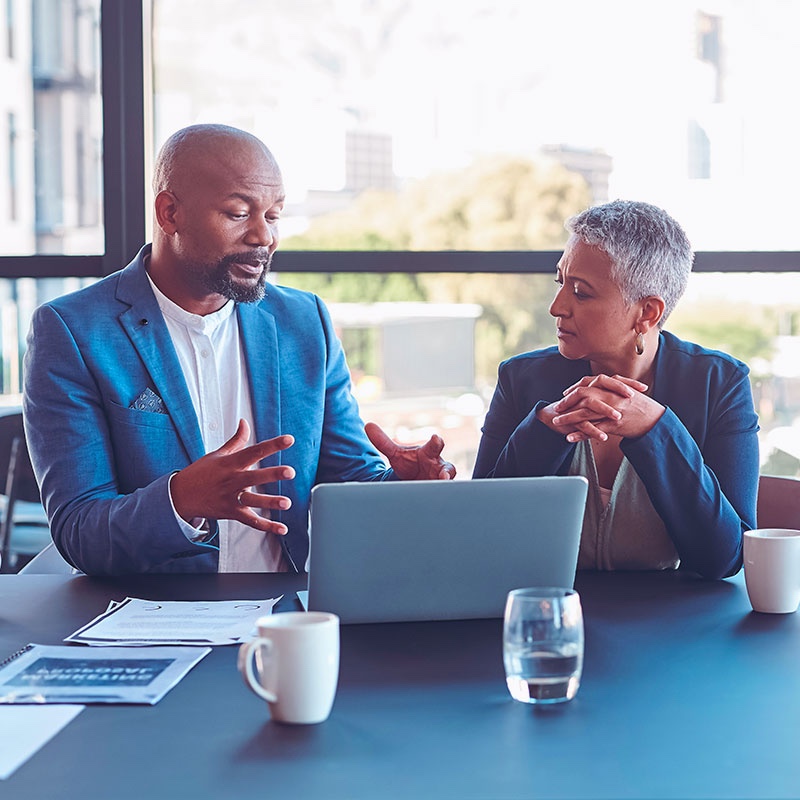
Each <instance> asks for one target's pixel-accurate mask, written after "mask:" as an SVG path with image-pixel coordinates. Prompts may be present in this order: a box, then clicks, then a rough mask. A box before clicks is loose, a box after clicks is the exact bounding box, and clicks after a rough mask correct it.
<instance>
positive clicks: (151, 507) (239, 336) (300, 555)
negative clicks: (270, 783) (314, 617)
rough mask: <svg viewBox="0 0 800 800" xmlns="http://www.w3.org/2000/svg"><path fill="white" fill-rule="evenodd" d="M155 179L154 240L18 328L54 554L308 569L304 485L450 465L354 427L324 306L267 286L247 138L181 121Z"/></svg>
mask: <svg viewBox="0 0 800 800" xmlns="http://www.w3.org/2000/svg"><path fill="white" fill-rule="evenodd" d="M153 188H154V193H155V201H154V209H153V214H154V225H153V229H154V235H153V242H152V245H146V246H145V247H143V248H142V250H141V251H140V252H139V253H138V255H137V256H136V258H135V259H134V260H133V261H132V262H131V263H130V264H129V265H128V266H127V267H125V268H124V269H122V270H120V271H119V272H116V273H114V274H113V275H110V276H108V277H107V278H104V279H103V280H101V281H99V282H97V283H95V284H94V285H92V286H89V287H87V288H85V289H82V290H80V291H78V292H75V293H72V294H70V295H66V296H64V297H61V298H58V299H57V300H54V301H53V302H50V303H47V304H45V305H43V306H41V307H40V308H38V309H37V310H36V312H35V314H34V317H33V321H32V325H31V332H30V335H29V337H28V349H27V352H26V355H25V389H24V400H23V408H24V414H25V426H26V435H27V439H28V446H29V448H30V452H31V458H32V461H33V465H34V470H35V472H36V476H37V479H38V481H39V484H40V487H41V491H42V500H43V502H44V505H45V508H46V510H47V515H48V519H49V520H50V526H51V530H52V534H53V541H54V542H55V544H56V547H57V548H58V549H59V551H60V552H61V554H62V555H63V556H64V557H65V558H66V560H67V561H69V562H70V563H71V564H72V565H74V566H75V567H77V568H78V569H80V570H81V571H83V572H85V573H88V574H94V575H114V574H124V573H145V572H216V571H220V572H259V571H267V572H276V571H286V570H294V571H302V570H303V569H304V567H305V563H306V557H307V554H308V531H307V519H308V506H309V498H310V493H311V488H312V487H313V486H314V485H315V484H316V483H330V482H336V481H354V480H355V481H371V480H386V479H393V478H400V479H449V478H452V477H453V476H454V475H455V470H454V468H453V467H452V465H451V464H448V463H447V462H445V461H444V460H443V459H442V457H441V451H442V447H443V443H442V441H441V439H440V438H439V437H432V439H431V440H430V441H429V442H427V443H426V444H425V445H424V446H422V447H401V446H399V445H397V444H396V443H394V442H392V441H391V440H390V439H389V438H388V437H387V436H386V435H385V434H384V433H383V431H381V430H380V429H379V428H378V427H377V426H372V425H370V426H368V430H369V437H368V436H367V433H366V432H365V428H364V424H363V422H362V420H361V418H360V416H359V412H358V407H357V405H356V402H355V400H354V399H353V397H352V394H351V392H350V376H349V372H348V369H347V365H346V363H345V357H344V353H343V351H342V347H341V344H340V342H339V340H338V338H337V337H336V334H335V333H334V330H333V326H332V325H331V320H330V318H329V315H328V312H327V310H326V308H325V306H324V304H323V303H322V301H321V300H320V299H319V298H318V297H316V296H315V295H313V294H309V293H307V292H301V291H297V290H294V289H288V288H285V287H278V286H273V285H268V284H267V280H266V278H267V272H268V270H269V266H270V260H271V258H272V254H273V252H274V251H275V248H276V247H277V246H278V220H279V218H280V214H281V211H282V209H283V203H284V188H283V180H282V177H281V172H280V169H279V168H278V165H277V163H276V161H275V159H274V158H273V156H272V154H271V153H270V151H269V150H268V149H267V147H266V146H265V145H264V144H263V143H262V142H261V141H260V140H258V139H257V138H255V137H254V136H251V135H250V134H248V133H245V132H244V131H240V130H238V129H236V128H230V127H227V126H222V125H194V126H191V127H189V128H184V129H183V130H180V131H178V132H177V133H175V134H173V136H171V137H170V139H169V140H168V141H167V142H166V143H165V144H164V146H163V148H162V150H161V152H160V153H159V156H158V159H157V163H156V167H155V174H154V187H153ZM378 448H379V449H380V450H381V451H382V452H383V453H384V455H385V456H386V457H387V459H388V461H389V463H390V465H391V468H388V469H387V467H386V466H385V462H384V460H383V459H382V458H381V456H380V454H379V452H378Z"/></svg>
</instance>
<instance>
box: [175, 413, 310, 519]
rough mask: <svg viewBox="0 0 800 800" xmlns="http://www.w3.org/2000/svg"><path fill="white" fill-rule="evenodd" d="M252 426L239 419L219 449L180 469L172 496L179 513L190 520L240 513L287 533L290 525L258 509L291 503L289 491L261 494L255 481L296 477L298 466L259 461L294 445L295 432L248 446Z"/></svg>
mask: <svg viewBox="0 0 800 800" xmlns="http://www.w3.org/2000/svg"><path fill="white" fill-rule="evenodd" d="M249 437H250V427H249V426H248V424H247V422H245V420H243V419H242V420H239V427H238V428H237V429H236V433H235V434H234V435H233V436H232V437H231V438H230V439H228V441H227V442H225V444H224V445H222V447H220V448H219V449H218V450H214V451H213V452H211V453H208V454H206V455H204V456H203V457H202V458H200V459H198V460H197V461H195V462H194V463H193V464H190V465H189V466H188V467H185V468H184V469H182V470H181V471H180V472H177V473H176V474H175V475H174V476H173V477H172V481H171V483H170V491H171V493H172V502H173V505H174V506H175V510H176V511H177V512H178V515H179V516H180V517H181V518H182V519H185V520H186V521H187V522H188V521H190V520H192V519H195V518H197V517H204V518H206V519H235V520H238V521H239V522H243V523H244V524H245V525H249V526H250V527H251V528H257V529H258V530H261V531H267V532H269V533H279V534H284V533H286V530H287V529H286V526H285V525H284V524H282V523H280V522H274V521H272V520H269V519H265V518H264V517H262V516H260V515H259V514H257V513H256V512H255V511H254V510H253V509H257V508H263V509H286V508H289V506H290V505H291V501H290V500H289V498H288V497H282V496H280V495H269V494H261V493H260V492H255V491H253V487H255V486H260V485H262V484H265V483H275V482H276V481H281V480H291V479H292V478H294V475H295V472H294V469H292V467H284V466H281V467H263V468H258V467H256V466H255V465H257V464H258V462H259V461H261V460H262V459H264V458H266V457H267V456H271V455H272V454H273V453H277V452H279V451H281V450H286V448H288V447H291V446H292V445H293V444H294V437H293V436H277V437H275V438H274V439H267V440H266V441H263V442H258V443H257V444H254V445H251V446H250V447H246V446H245V445H246V444H247V440H248V439H249Z"/></svg>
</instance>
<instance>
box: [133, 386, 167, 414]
mask: <svg viewBox="0 0 800 800" xmlns="http://www.w3.org/2000/svg"><path fill="white" fill-rule="evenodd" d="M128 408H135V409H136V410H137V411H147V412H149V413H150V414H166V413H167V409H166V408H164V401H163V400H162V399H161V398H160V397H159V396H158V395H157V394H156V393H155V392H154V391H153V390H152V389H151V388H150V387H149V386H148V387H147V388H146V389H145V390H144V391H143V392H142V393H141V394H140V395H139V396H138V397H137V398H136V399H135V400H134V401H133V402H132V403H131V404H130V406H128Z"/></svg>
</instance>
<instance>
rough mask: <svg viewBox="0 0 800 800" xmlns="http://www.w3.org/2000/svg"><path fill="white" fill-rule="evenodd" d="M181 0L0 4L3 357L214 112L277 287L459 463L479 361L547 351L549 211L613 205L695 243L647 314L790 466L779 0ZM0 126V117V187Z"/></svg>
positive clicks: (799, 241)
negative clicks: (698, 352) (267, 218)
mask: <svg viewBox="0 0 800 800" xmlns="http://www.w3.org/2000/svg"><path fill="white" fill-rule="evenodd" d="M202 7H203V13H202V14H201V13H198V5H197V3H196V0H144V2H141V3H140V2H138V0H102V2H101V0H67V2H62V3H58V2H55V0H8V3H7V6H6V8H7V10H8V13H7V18H8V19H9V20H12V18H13V25H12V24H11V22H9V23H8V25H7V27H8V30H9V36H11V33H10V31H11V28H12V27H13V29H14V33H15V35H14V43H15V50H14V53H15V58H14V61H13V64H12V63H11V61H10V59H8V60H7V61H8V63H4V62H2V61H0V79H3V80H4V86H5V85H9V86H14V87H16V88H15V92H14V93H13V94H12V95H11V98H12V101H11V103H12V105H11V107H10V108H7V109H6V112H7V113H9V112H10V113H13V114H14V115H15V122H14V130H15V131H16V134H15V136H14V139H13V142H14V145H13V149H15V152H16V156H15V158H14V160H13V163H14V164H15V165H16V167H15V168H16V170H17V180H16V183H15V184H14V185H15V186H16V187H17V191H16V200H15V202H16V206H15V208H16V218H15V219H14V220H12V219H11V218H10V213H9V211H8V208H3V207H2V205H0V234H2V236H0V275H6V276H9V277H17V276H26V275H28V276H31V275H38V276H48V277H49V278H50V279H51V280H50V282H49V283H46V282H44V281H42V280H39V281H37V282H36V283H35V285H32V284H30V283H26V282H23V281H9V282H6V283H3V282H2V281H0V302H2V303H6V302H9V303H11V304H12V305H13V307H14V309H15V313H16V314H17V322H16V323H15V325H13V326H11V328H13V331H11V333H9V324H8V323H7V322H6V319H7V318H9V317H8V315H6V314H5V313H4V318H3V319H4V321H3V331H4V333H3V336H4V340H3V353H4V354H6V353H10V355H9V356H8V358H10V359H11V360H14V359H15V358H16V357H17V355H18V354H19V353H21V350H22V346H23V345H22V344H21V343H20V342H22V341H23V339H24V331H25V330H26V327H27V316H26V315H27V314H28V313H29V309H30V308H31V307H32V306H33V305H35V304H36V303H37V302H41V300H42V299H44V297H46V296H47V295H48V294H57V293H60V292H63V291H66V290H67V289H68V288H72V287H74V286H75V285H76V279H78V278H80V279H90V278H91V277H96V276H100V275H103V274H107V273H108V272H111V271H113V270H114V269H117V268H118V267H119V266H121V265H122V264H124V263H126V262H127V261H128V260H129V258H130V257H131V256H132V255H133V254H134V253H135V252H136V250H137V249H138V247H139V246H140V244H141V243H142V242H143V241H144V240H145V239H146V238H149V237H147V235H146V230H145V228H146V221H147V220H149V211H148V210H147V209H148V208H149V205H150V202H149V200H148V199H147V198H146V193H148V192H149V171H150V170H149V168H146V164H147V162H148V161H149V160H150V159H152V157H153V152H154V150H155V149H156V148H157V147H158V146H159V145H160V144H161V143H162V142H163V140H164V139H165V138H166V136H168V135H169V134H170V133H171V132H172V131H174V130H176V129H177V128H179V127H181V126H183V125H186V124H190V123H193V122H199V121H215V122H225V123H229V124H232V125H236V126H238V127H242V128H245V129H247V130H251V131H252V132H253V133H255V134H257V135H259V136H260V137H261V138H262V139H264V140H265V141H266V142H267V143H268V144H269V145H270V147H271V148H272V149H273V151H274V152H275V154H276V156H277V157H278V160H279V162H280V163H281V165H282V168H283V170H284V174H285V178H286V183H287V189H288V191H289V203H288V207H287V213H286V217H285V220H284V222H283V228H282V235H283V242H282V245H281V249H280V251H279V253H278V254H277V256H276V259H275V269H276V276H275V277H276V279H277V280H280V281H281V282H283V283H288V284H296V285H299V286H302V287H303V288H309V289H313V290H314V291H317V292H318V293H320V294H321V295H322V297H323V298H324V299H325V300H326V301H328V302H329V304H330V305H331V309H332V312H333V314H334V318H335V320H336V322H337V325H338V326H339V328H340V331H341V333H342V338H343V340H344V342H345V346H346V349H347V353H348V358H349V360H350V363H351V366H352V368H353V371H354V377H355V380H356V388H357V391H358V392H359V396H360V399H361V402H362V405H363V406H364V408H365V412H364V413H365V416H370V415H372V414H375V415H376V416H378V417H379V421H384V422H385V424H386V425H387V427H388V428H390V429H391V430H394V431H396V432H397V431H401V430H404V431H405V432H406V433H407V434H408V435H409V437H410V438H413V437H414V436H416V435H422V434H423V433H424V432H425V431H426V430H428V429H430V428H431V427H437V428H438V429H439V430H441V431H442V433H444V434H445V436H446V437H447V438H448V440H450V439H452V440H453V441H457V442H459V444H458V445H457V449H458V450H459V451H461V450H462V449H463V454H461V455H458V456H457V460H458V459H460V462H461V463H460V468H461V472H462V474H464V471H465V470H468V469H469V462H470V458H471V453H472V452H474V446H475V443H476V442H477V439H478V436H479V433H478V432H477V427H476V426H478V425H479V424H480V421H481V420H482V416H483V413H484V411H485V405H486V402H487V398H488V396H489V394H490V393H491V389H492V388H493V383H494V377H495V370H496V366H497V362H498V361H499V360H500V359H502V358H505V357H507V356H509V355H512V354H513V353H514V352H518V351H519V350H521V349H527V348H531V347H538V346H542V345H545V344H550V343H551V342H552V321H551V319H550V318H549V315H548V312H547V308H548V304H549V300H550V297H551V295H552V284H551V276H550V273H551V272H552V269H553V266H554V264H555V262H556V260H557V258H558V254H559V251H560V249H561V247H562V246H563V243H564V237H565V232H564V229H563V221H564V219H565V217H567V216H569V215H570V214H571V213H573V212H574V211H577V210H579V209H580V208H583V207H585V206H586V205H588V204H590V203H592V202H600V201H604V200H606V199H608V198H613V197H619V196H626V197H635V198H640V199H646V200H649V201H650V202H654V203H657V204H659V205H662V206H663V207H665V208H667V209H668V210H669V211H670V212H671V213H673V214H674V215H675V217H676V218H678V219H679V220H680V221H681V222H682V223H683V224H684V226H685V227H686V229H687V231H688V233H689V234H690V238H691V239H692V241H693V244H694V245H695V247H696V249H697V250H698V254H697V259H696V274H695V275H694V276H693V278H692V282H691V285H690V291H689V292H688V293H687V296H686V297H685V298H684V300H683V301H682V303H681V304H680V305H679V307H678V309H677V310H676V313H675V315H674V317H673V320H672V321H671V323H670V328H671V329H672V330H674V332H675V333H677V334H678V335H683V336H685V337H686V338H692V339H694V340H696V341H700V343H702V344H705V345H707V346H717V347H720V348H721V349H725V350H728V351H729V352H732V353H733V354H734V355H738V356H739V357H741V358H743V359H744V360H745V361H747V362H748V363H749V364H750V365H751V367H752V368H753V385H754V392H755V395H756V400H757V403H758V409H759V411H760V413H761V420H762V428H763V439H762V444H763V454H762V455H763V458H764V462H765V467H769V468H770V469H771V467H773V466H775V465H776V464H777V467H776V468H775V470H771V471H778V468H780V470H782V471H790V472H791V471H798V472H800V469H798V468H800V444H799V445H798V446H797V447H795V446H794V444H793V441H794V434H793V433H792V430H793V427H794V419H795V417H797V418H798V419H800V369H797V370H796V369H795V367H794V364H795V363H798V364H800V359H797V358H794V355H793V353H794V349H793V348H794V344H795V340H796V338H797V337H796V334H798V331H797V319H800V303H795V302H794V300H793V298H794V297H798V298H800V294H799V293H798V292H797V291H795V282H796V281H797V280H798V273H800V228H798V226H796V225H795V224H794V223H795V221H794V198H793V195H792V192H793V187H794V185H795V184H796V183H797V182H798V179H800V161H798V160H797V159H795V158H793V157H792V153H793V148H794V143H795V142H796V141H797V139H798V134H799V133H800V121H799V120H798V119H797V118H796V115H795V114H794V113H793V110H792V107H791V103H789V102H787V101H786V95H785V85H786V80H785V76H786V75H794V74H797V72H798V68H799V67H800V63H798V62H800V48H798V47H797V30H798V29H800V27H799V26H798V22H800V5H798V4H795V3H787V2H782V0H763V1H762V2H759V3H754V2H753V3H751V2H738V1H736V0H717V1H716V2H714V3H713V4H712V5H708V4H706V3H703V2H699V1H695V2H692V0H674V2H670V3H641V2H640V0H610V2H607V3H600V4H598V3H596V2H588V0H586V1H585V2H574V3H569V4H563V3H556V2H552V3H547V4H542V3H532V2H529V0H378V2H376V1H375V0H303V2H293V3H288V2H285V1H284V0H239V1H238V2H237V3H236V4H234V5H232V4H231V3H229V2H227V0H203V4H202ZM101 9H102V13H100V10H101ZM12 10H13V12H14V13H13V14H12ZM51 18H52V19H54V20H57V22H54V23H53V24H52V25H50V24H47V25H45V24H44V21H45V20H48V21H49V20H50V19H51ZM142 30H144V35H143V36H142V37H140V36H139V32H140V31H142ZM10 41H11V39H10V38H9V42H10ZM100 43H102V48H100V47H99V44H100ZM28 49H30V52H28ZM34 51H35V52H34ZM9 52H10V51H9ZM100 56H102V59H101V58H100ZM30 64H33V65H34V69H33V70H31V69H30ZM20 65H23V66H20ZM9 70H11V71H10V72H9ZM26 70H27V71H26ZM9 76H10V77H9ZM69 76H72V78H70V77H69ZM100 78H102V80H100ZM150 81H151V82H150ZM101 85H102V96H101V93H100V91H99V89H100V86H101ZM90 86H91V92H90V91H89V88H90ZM143 87H144V92H143V91H142V88H143ZM8 102H9V101H7V104H8ZM151 112H152V113H151ZM8 119H9V120H10V119H11V118H10V117H8ZM37 120H48V124H47V125H43V126H42V128H41V130H40V129H39V127H38V124H37ZM34 131H36V134H37V139H38V138H40V139H41V141H40V142H39V143H38V144H37V145H36V147H34V140H33V132H34ZM2 141H3V140H2V137H0V146H4V145H3V144H2ZM11 142H12V137H11V128H10V127H9V135H8V138H7V146H8V150H9V154H7V155H8V157H2V158H0V169H6V168H8V169H9V178H10V177H11V164H12V159H11V156H10V153H11V150H12V147H11ZM53 154H57V155H53ZM48 159H50V160H51V161H53V162H55V161H61V162H62V163H61V165H60V168H59V169H56V170H50V171H48V170H47V165H48ZM101 165H102V169H100V166H101ZM31 175H34V177H35V180H33V181H32V180H31V179H30V176H31ZM5 177H6V176H3V175H0V179H2V180H5ZM8 185H9V186H11V185H12V182H11V180H9V181H8ZM34 186H35V187H36V192H35V193H34V191H33V187H34ZM8 196H9V193H8V192H7V193H5V196H4V197H3V199H2V200H0V203H4V204H8V202H9V200H8ZM539 273H544V274H539ZM68 278H69V282H66V280H67V279H68ZM5 307H6V306H5V305H3V306H2V308H5ZM442 331H446V332H447V333H446V334H444V335H445V336H449V337H450V341H451V342H452V341H454V340H455V341H457V348H456V349H455V350H453V351H452V352H453V353H454V355H453V363H449V364H447V363H442V362H435V363H437V364H439V367H438V368H436V369H427V366H429V365H426V364H425V363H424V359H423V358H420V359H418V360H417V362H416V363H414V364H409V363H404V364H402V365H400V364H398V363H397V361H398V356H397V342H398V341H399V342H410V343H416V344H417V345H419V346H420V347H422V346H423V344H428V345H431V343H436V342H438V341H439V340H440V338H441V337H442ZM14 332H16V333H14ZM14 335H16V336H17V340H16V341H14V342H12V343H11V344H8V343H7V341H6V340H7V338H8V337H11V338H12V339H13V336H14ZM415 346H416V345H415ZM431 347H432V345H431ZM430 349H431V348H430V347H429V348H428V351H429V350H430ZM456 350H457V353H456ZM428 351H426V352H425V354H426V355H427V356H430V358H431V359H432V360H433V359H434V358H438V357H439V355H438V354H436V353H434V352H428ZM401 352H402V351H401ZM5 358H6V356H5V355H4V359H5ZM400 360H402V359H400ZM431 363H434V362H433V361H432V362H431ZM5 374H7V375H11V376H12V378H10V379H9V380H12V379H13V375H15V374H18V370H16V371H15V370H14V369H6V370H5ZM4 388H5V391H14V389H13V388H9V384H8V383H6V384H4ZM467 419H468V420H469V421H468V422H465V420H467ZM456 430H459V431H461V432H462V433H459V434H458V436H456V435H455V434H453V435H452V436H449V435H448V431H456ZM467 430H469V433H468V434H467V433H465V431H467ZM462 442H463V447H462V444H461V443H462ZM781 448H784V449H783V450H781ZM776 454H777V455H776ZM462 456H463V457H462ZM778 462H780V463H778ZM461 464H463V466H462V465H461Z"/></svg>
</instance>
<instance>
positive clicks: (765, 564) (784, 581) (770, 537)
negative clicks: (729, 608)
mask: <svg viewBox="0 0 800 800" xmlns="http://www.w3.org/2000/svg"><path fill="white" fill-rule="evenodd" d="M744 579H745V584H746V585H747V594H748V597H749V598H750V605H752V606H753V610H754V611H761V612H764V613H769V614H790V613H792V612H794V611H797V607H798V605H800V530H791V529H788V528H759V529H757V530H752V531H745V532H744Z"/></svg>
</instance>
